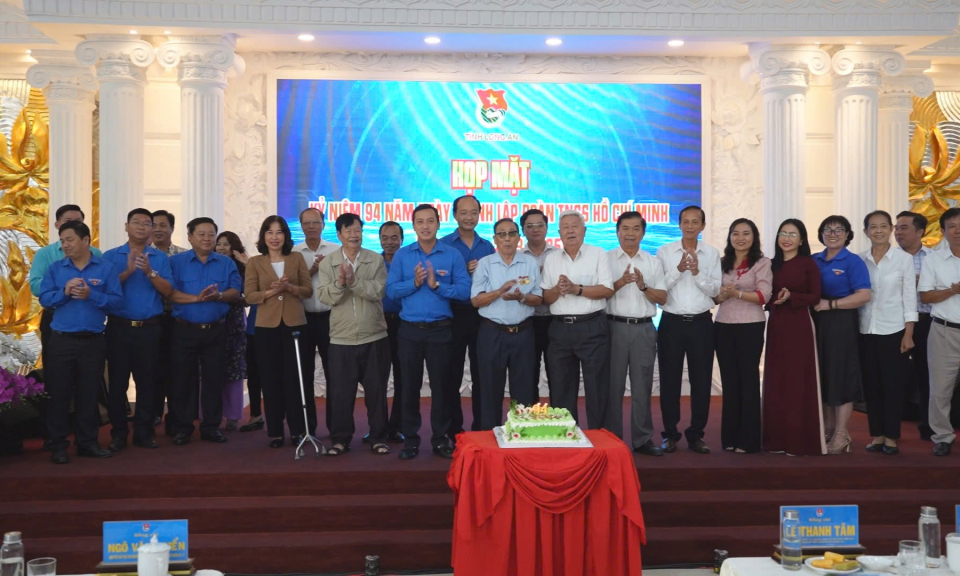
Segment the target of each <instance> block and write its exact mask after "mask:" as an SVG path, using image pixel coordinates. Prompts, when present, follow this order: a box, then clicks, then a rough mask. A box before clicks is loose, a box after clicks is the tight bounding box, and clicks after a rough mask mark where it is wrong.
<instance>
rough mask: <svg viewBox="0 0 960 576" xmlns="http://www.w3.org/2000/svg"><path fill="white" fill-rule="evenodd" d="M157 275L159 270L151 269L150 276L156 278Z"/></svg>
mask: <svg viewBox="0 0 960 576" xmlns="http://www.w3.org/2000/svg"><path fill="white" fill-rule="evenodd" d="M156 277H157V271H156V270H151V271H150V278H151V279H153V278H156Z"/></svg>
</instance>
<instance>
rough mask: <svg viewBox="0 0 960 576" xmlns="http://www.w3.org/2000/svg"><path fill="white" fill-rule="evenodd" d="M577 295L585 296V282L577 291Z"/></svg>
mask: <svg viewBox="0 0 960 576" xmlns="http://www.w3.org/2000/svg"><path fill="white" fill-rule="evenodd" d="M577 296H583V284H581V285H580V290H579V291H578V292H577Z"/></svg>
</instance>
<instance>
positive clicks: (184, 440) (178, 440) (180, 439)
mask: <svg viewBox="0 0 960 576" xmlns="http://www.w3.org/2000/svg"><path fill="white" fill-rule="evenodd" d="M173 443H174V444H175V445H177V446H185V445H187V444H189V443H190V435H189V434H185V433H183V432H181V433H179V434H177V435H176V436H174V437H173Z"/></svg>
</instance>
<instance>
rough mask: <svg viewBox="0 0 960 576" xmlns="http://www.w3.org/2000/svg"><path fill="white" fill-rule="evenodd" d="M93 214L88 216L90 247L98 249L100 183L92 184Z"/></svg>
mask: <svg viewBox="0 0 960 576" xmlns="http://www.w3.org/2000/svg"><path fill="white" fill-rule="evenodd" d="M91 212H93V214H91V215H90V245H91V246H96V247H97V248H99V247H100V183H99V182H94V183H93V209H92V210H91Z"/></svg>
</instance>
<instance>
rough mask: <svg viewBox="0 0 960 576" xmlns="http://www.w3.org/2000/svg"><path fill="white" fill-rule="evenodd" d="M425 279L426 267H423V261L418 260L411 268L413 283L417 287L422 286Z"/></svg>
mask: <svg viewBox="0 0 960 576" xmlns="http://www.w3.org/2000/svg"><path fill="white" fill-rule="evenodd" d="M426 279H427V269H426V268H424V267H423V262H418V263H417V267H416V268H414V269H413V285H414V286H416V287H417V288H419V287H421V286H423V282H424V280H426Z"/></svg>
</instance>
